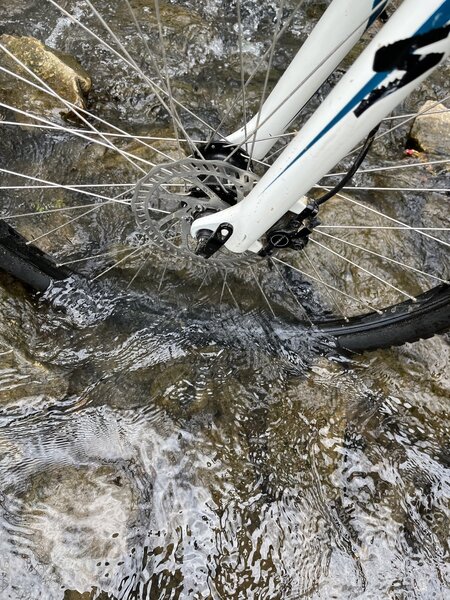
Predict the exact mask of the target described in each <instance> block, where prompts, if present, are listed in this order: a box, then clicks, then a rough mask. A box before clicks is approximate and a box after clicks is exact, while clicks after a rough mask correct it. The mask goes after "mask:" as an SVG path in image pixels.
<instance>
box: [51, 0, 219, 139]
mask: <svg viewBox="0 0 450 600" xmlns="http://www.w3.org/2000/svg"><path fill="white" fill-rule="evenodd" d="M48 1H49V2H51V3H52V4H53V5H55V6H57V7H58V8H59V9H60V10H63V9H61V7H59V5H57V3H56V2H55V1H54V0H48ZM85 2H86V4H87V5H88V6H89V7H90V9H91V11H92V12H93V14H94V15H95V16H96V17H97V19H98V20H99V22H100V23H101V24H102V25H103V27H104V28H105V29H106V31H107V32H108V33H109V35H110V36H111V37H112V39H113V40H114V41H115V42H116V44H117V45H118V47H119V48H120V50H121V51H122V52H123V53H124V55H125V56H124V55H123V54H121V53H120V52H117V51H115V50H114V53H115V54H116V55H117V56H118V57H119V58H121V60H123V61H124V62H125V63H126V64H128V65H129V66H130V67H131V68H132V69H133V70H134V71H135V72H136V73H137V74H138V75H139V76H140V77H141V78H142V79H144V81H146V82H147V83H148V84H149V85H150V87H151V88H152V89H153V92H154V94H155V95H156V97H157V98H158V100H159V101H160V102H161V104H162V105H163V106H164V108H165V109H166V110H167V112H168V114H169V116H170V117H171V118H173V119H176V115H174V114H173V113H171V111H170V107H168V106H167V103H166V102H165V101H164V100H163V98H162V97H161V94H160V93H162V94H164V95H166V96H167V95H168V92H167V91H166V90H164V88H162V87H161V86H160V85H158V84H157V83H156V82H155V81H153V80H152V79H150V78H149V77H148V76H147V75H146V74H145V73H144V72H143V71H142V69H141V68H140V67H139V65H138V64H137V63H136V61H135V60H134V59H133V58H132V56H131V55H130V54H129V52H128V50H127V49H126V48H125V46H124V45H123V44H122V42H121V41H120V40H119V38H118V37H117V35H116V34H115V33H114V31H113V30H112V29H111V27H109V25H108V24H107V23H106V21H105V20H104V18H103V17H102V16H101V15H100V13H99V12H98V10H97V9H96V8H95V7H94V5H93V4H92V2H91V1H90V0H85ZM64 12H66V11H64ZM67 14H69V13H67ZM75 21H77V20H76V19H75ZM77 23H78V24H79V25H81V26H82V27H83V29H85V30H87V31H88V32H89V33H93V32H91V30H89V29H88V28H86V27H85V26H84V25H82V24H81V23H80V22H79V21H77ZM94 35H95V34H94ZM95 37H97V39H99V40H100V41H101V42H102V43H103V44H104V45H105V46H106V47H108V48H110V46H109V45H108V44H106V43H105V41H104V40H102V39H101V38H100V37H99V36H96V35H95ZM159 92H160V93H159ZM172 100H173V102H175V103H176V104H177V105H178V106H180V107H181V108H183V109H184V110H187V111H188V112H189V114H191V115H193V116H194V117H195V118H196V119H197V120H200V121H201V122H202V123H203V124H204V125H207V124H206V123H205V122H204V121H203V120H202V119H200V117H198V116H197V115H195V114H194V113H192V111H189V109H187V108H186V107H185V106H184V105H183V104H181V103H180V102H178V101H177V100H176V99H175V98H173V97H172ZM177 124H178V126H179V127H180V129H181V131H182V132H183V134H184V136H185V139H186V141H187V142H188V143H189V145H190V146H191V148H192V149H193V150H195V144H193V142H192V140H191V138H190V137H189V135H188V133H187V132H186V130H185V129H184V127H183V124H182V123H181V122H180V121H178V120H177ZM207 127H209V126H208V125H207Z"/></svg>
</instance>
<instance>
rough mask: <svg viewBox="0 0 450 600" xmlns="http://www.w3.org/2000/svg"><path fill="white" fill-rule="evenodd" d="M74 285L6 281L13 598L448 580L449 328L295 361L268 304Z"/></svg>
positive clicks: (306, 592) (403, 594)
mask: <svg viewBox="0 0 450 600" xmlns="http://www.w3.org/2000/svg"><path fill="white" fill-rule="evenodd" d="M64 293H65V292H64ZM64 293H63V291H61V290H60V295H59V303H57V304H58V309H55V308H52V307H50V306H48V305H45V304H37V305H36V304H35V303H33V302H30V300H29V299H28V298H27V297H26V296H25V295H22V296H20V295H17V293H14V292H10V293H9V294H8V293H5V294H4V296H3V297H2V307H1V310H2V312H3V314H5V315H8V310H9V314H10V319H9V322H8V321H7V320H4V321H2V325H1V344H2V345H1V348H2V355H1V356H0V360H1V364H2V368H1V407H2V411H1V421H0V423H1V429H0V448H1V460H0V477H1V490H2V491H1V499H0V504H1V525H0V527H1V529H0V531H1V534H0V544H1V555H2V567H1V584H0V588H1V589H2V598H3V597H5V598H14V599H16V598H37V597H39V596H42V597H44V598H49V599H50V598H51V599H53V598H55V599H60V598H61V599H62V598H64V599H65V600H69V599H70V600H74V599H75V598H83V599H86V598H127V599H131V598H139V599H140V598H199V599H200V598H255V599H260V598H273V599H275V598H280V599H281V598H283V599H285V598H300V597H308V598H331V597H341V598H342V597H359V596H361V597H365V598H380V597H392V598H413V597H418V598H424V597H433V594H435V595H436V596H437V597H439V596H442V595H444V592H445V590H446V589H447V588H448V586H449V584H450V582H449V579H448V573H447V572H446V570H445V567H446V560H447V559H448V549H447V545H446V543H447V542H446V540H447V536H448V517H449V514H448V504H447V502H448V496H449V489H450V488H449V483H450V481H449V477H448V472H447V471H446V467H447V466H448V447H447V446H448V424H447V423H448V422H447V421H446V420H445V419H446V416H447V415H446V412H445V411H446V408H445V399H446V397H447V395H448V387H449V379H448V374H447V372H446V369H445V365H446V360H445V353H446V352H448V350H446V345H445V341H444V340H443V339H441V338H436V339H433V340H430V341H427V342H423V343H421V344H419V345H416V346H412V347H409V348H404V349H396V350H392V351H389V352H384V353H380V354H379V355H372V357H371V358H370V359H364V360H360V361H357V362H354V361H352V362H350V363H349V362H344V363H342V362H340V363H337V362H333V361H330V360H328V359H326V358H321V357H320V355H319V354H318V353H317V347H314V344H313V343H312V342H311V340H308V338H305V339H303V340H302V341H301V342H299V344H298V346H297V348H296V350H297V352H298V353H299V355H300V358H301V359H302V360H300V361H295V364H292V363H290V362H289V359H290V358H292V357H293V353H292V351H291V352H289V353H286V352H283V351H282V350H283V344H282V342H281V341H279V340H278V341H277V339H276V336H274V335H272V336H271V337H268V336H267V334H266V333H265V328H264V323H263V322H262V323H261V324H260V325H259V326H258V325H257V323H258V319H257V317H256V316H254V317H252V318H253V320H248V319H247V320H246V321H245V322H242V323H237V325H238V327H236V329H234V330H233V328H230V329H229V330H228V332H227V331H226V330H225V327H224V328H223V330H221V329H220V328H218V331H217V332H216V334H215V335H212V334H211V335H209V337H208V336H206V337H204V336H198V335H197V334H198V329H199V327H200V319H199V318H198V317H197V320H189V319H188V317H186V318H185V320H184V327H183V328H181V329H177V328H176V323H177V322H176V320H175V321H172V322H171V320H170V318H169V317H168V316H165V317H164V315H163V314H160V313H161V312H162V313H164V310H162V309H163V308H164V307H159V309H158V308H157V307H156V306H155V305H154V304H153V305H151V304H150V305H148V306H147V312H144V311H143V306H144V305H143V304H142V301H141V300H139V301H138V300H137V299H136V297H135V296H131V295H130V296H122V298H119V299H118V300H116V301H115V303H114V306H113V307H112V306H111V307H110V311H109V312H108V310H105V309H104V307H105V306H106V305H108V298H107V295H105V294H104V295H103V302H99V309H98V310H97V312H96V313H95V311H94V314H97V321H96V320H95V319H93V318H92V314H93V313H92V311H91V313H90V314H91V318H90V319H89V320H88V321H87V322H83V319H82V318H81V316H80V315H77V314H76V313H72V314H67V313H64V312H63V311H62V310H61V306H62V305H63V304H64V301H65V300H64V298H65V295H64ZM55 294H56V293H55ZM13 299H14V302H13ZM54 299H55V298H54ZM151 306H153V308H151ZM133 308H134V310H133ZM14 311H15V312H14ZM13 312H14V314H13ZM116 315H122V319H115V318H114V317H115V316H116ZM20 323H26V327H25V331H24V332H23V337H22V341H21V343H20V344H17V343H16V344H15V345H14V346H12V343H11V342H12V340H13V339H14V338H16V336H17V335H19V334H18V332H19V330H18V329H17V325H18V324H20ZM144 323H147V325H146V326H144ZM235 324H236V321H235ZM237 331H238V332H239V336H237V335H236V332H237ZM202 333H204V332H202ZM200 340H202V341H203V345H200V343H199V342H200ZM11 350H12V351H11ZM399 373H400V374H401V376H402V381H403V382H405V381H408V385H407V386H405V385H404V384H400V383H399ZM424 373H426V374H427V377H426V378H425V377H424Z"/></svg>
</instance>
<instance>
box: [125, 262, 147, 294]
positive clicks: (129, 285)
mask: <svg viewBox="0 0 450 600" xmlns="http://www.w3.org/2000/svg"><path fill="white" fill-rule="evenodd" d="M149 260H150V253H149V255H148V256H147V257H146V258H145V259H144V260H143V261H142V264H141V265H140V267H139V269H137V271H136V273H135V274H134V275H133V277H132V278H131V280H130V281H129V282H128V285H127V287H126V289H127V290H129V289H130V287H131V286H132V285H133V283H134V281H135V280H136V278H137V277H138V276H139V273H141V271H143V269H144V268H145V267H146V265H147V264H148V261H149Z"/></svg>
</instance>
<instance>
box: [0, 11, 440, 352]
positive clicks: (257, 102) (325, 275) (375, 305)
mask: <svg viewBox="0 0 450 600" xmlns="http://www.w3.org/2000/svg"><path fill="white" fill-rule="evenodd" d="M44 4H45V6H44V5H43V4H42V3H41V2H37V1H36V2H34V1H33V0H30V1H29V2H28V4H27V8H26V10H25V11H20V12H18V11H16V10H14V9H11V11H10V13H9V15H7V17H5V18H4V19H3V21H2V22H1V23H0V25H1V30H0V33H1V34H3V35H2V36H1V38H0V43H1V46H0V51H1V52H2V60H1V65H2V67H1V69H2V70H1V76H2V83H1V88H2V90H3V91H2V97H1V103H0V110H1V111H2V120H1V121H0V127H1V131H2V133H3V135H2V137H1V142H0V143H1V152H2V155H3V159H2V163H3V164H2V167H1V168H0V174H1V177H2V185H1V189H0V193H1V212H0V217H1V218H2V219H3V224H2V228H1V230H0V267H1V268H3V269H4V270H7V271H8V272H9V273H11V274H12V275H14V276H15V277H18V278H19V279H21V280H22V281H24V282H25V283H27V284H29V285H31V286H32V287H33V288H34V289H37V290H39V291H43V290H45V289H46V287H47V286H48V285H49V284H50V282H51V281H52V280H53V279H61V278H65V277H67V276H69V275H70V273H71V272H73V271H76V272H79V273H82V274H83V275H85V276H88V277H90V278H98V279H99V278H109V279H111V280H112V281H113V282H114V284H117V285H120V286H125V287H127V288H130V289H135V290H140V291H145V292H146V293H155V294H167V295H169V296H170V297H172V298H175V297H176V301H177V302H180V303H183V302H189V303H192V302H205V303H209V304H210V305H211V306H216V305H223V304H233V305H234V304H235V305H237V306H238V308H239V309H240V310H252V309H255V308H258V309H262V310H266V311H268V312H269V314H270V315H271V316H277V317H280V318H284V319H290V320H292V319H296V320H297V321H298V322H299V323H302V325H307V326H315V327H318V328H319V329H322V330H323V331H325V332H327V333H329V334H330V335H333V336H336V337H337V339H338V340H340V342H339V343H340V345H341V346H343V347H345V348H348V349H350V350H355V351H362V350H366V349H374V348H377V347H386V346H389V345H394V344H401V343H403V342H405V341H415V340H417V339H419V338H420V337H428V336H430V335H433V334H434V333H439V332H443V331H445V330H446V329H447V328H448V327H449V326H450V310H449V302H448V287H447V286H448V283H447V282H448V279H449V276H448V261H447V258H446V254H447V250H448V247H449V238H448V232H449V222H448V221H449V219H448V211H445V210H444V209H443V208H442V205H443V201H444V199H445V196H446V195H447V194H448V191H449V188H448V183H447V173H448V164H449V163H450V159H448V158H446V157H445V156H441V155H440V156H433V151H434V149H433V148H431V150H430V151H429V152H428V154H426V153H423V152H416V151H414V150H413V149H410V150H409V152H408V154H405V144H406V141H407V138H408V131H409V129H410V126H411V123H412V121H413V119H414V118H415V117H416V116H417V115H418V114H419V113H424V112H425V111H424V109H423V101H424V99H426V98H428V99H431V100H432V102H431V103H430V104H429V105H427V107H426V112H427V113H428V115H430V114H431V115H433V114H435V113H436V112H439V113H440V114H441V116H442V115H444V114H445V112H444V111H446V110H447V109H446V108H445V105H442V103H443V102H445V100H446V98H445V93H446V92H445V85H446V83H445V82H446V81H448V68H447V70H446V68H445V67H444V68H443V69H441V71H440V72H437V73H435V74H434V75H433V76H432V77H431V79H430V80H427V82H426V83H424V84H422V85H421V87H420V88H419V90H418V91H417V92H416V93H415V94H413V95H412V96H411V97H410V98H409V99H408V100H407V101H405V102H404V104H403V105H402V106H401V107H399V108H398V110H397V111H396V112H395V114H393V115H392V117H390V118H388V119H386V120H385V121H384V122H383V123H382V126H381V129H380V131H379V133H378V134H377V137H376V139H375V143H374V144H373V147H372V150H371V153H370V154H369V155H368V156H367V158H366V162H365V165H364V168H363V169H361V170H360V171H359V173H358V174H357V176H356V177H355V178H354V179H353V182H352V183H351V184H349V185H347V186H346V187H345V188H344V189H343V190H341V191H340V192H339V193H337V194H336V195H335V197H334V198H333V199H332V200H331V201H329V202H327V204H326V205H324V206H323V208H321V210H320V219H321V225H320V226H318V227H316V228H315V229H314V231H313V233H312V234H311V236H310V239H309V243H308V245H307V246H306V248H304V249H303V250H301V251H290V250H279V251H277V253H275V254H273V255H271V256H268V257H260V256H257V255H254V254H251V253H246V254H244V255H235V254H232V253H227V251H226V250H225V251H223V252H221V253H220V254H217V255H214V256H212V257H211V258H209V259H205V258H203V257H200V256H197V255H196V254H195V244H196V242H195V241H194V240H192V239H190V238H189V235H188V231H187V229H186V223H187V221H186V209H185V204H186V198H187V197H188V198H189V203H190V204H195V202H198V203H199V204H200V205H201V206H202V208H203V209H204V208H205V207H206V208H208V207H209V206H211V207H213V208H214V206H215V204H214V203H215V202H216V200H217V198H219V199H220V201H221V202H225V203H226V202H229V201H230V199H229V198H228V196H227V194H228V192H229V190H230V188H232V189H233V192H234V197H235V198H236V197H237V199H238V200H239V199H241V198H242V197H244V196H245V194H246V192H247V191H248V190H249V189H251V188H252V186H253V185H254V183H255V181H257V179H258V177H260V176H261V175H262V174H263V173H264V171H265V170H266V169H267V168H268V167H269V166H270V164H272V162H273V161H274V159H275V158H276V156H277V155H278V153H279V152H280V151H281V150H282V149H283V147H284V146H285V144H286V141H288V140H289V139H290V136H291V135H292V133H293V131H295V130H296V129H297V128H298V127H300V126H301V123H302V122H303V121H304V120H305V118H306V117H307V116H308V115H309V114H310V113H311V112H312V111H313V109H314V108H315V106H317V104H318V103H319V102H320V100H321V98H322V97H323V95H324V94H326V93H327V92H328V91H329V89H330V87H331V86H332V84H333V83H334V82H335V81H336V80H337V79H338V78H339V76H340V74H341V70H340V69H339V70H338V71H337V72H335V74H334V75H333V76H332V77H330V79H329V80H328V82H327V83H326V84H325V85H324V86H323V88H322V90H321V91H320V92H319V93H318V94H317V95H316V96H315V97H314V98H313V99H312V100H311V102H310V103H309V104H308V105H307V106H306V107H305V109H304V110H303V111H302V112H301V113H300V114H299V116H298V117H297V119H296V121H295V122H294V123H293V125H292V130H291V131H288V132H287V133H286V135H283V136H280V140H279V141H278V142H277V145H276V146H275V147H274V148H273V150H272V152H271V154H270V155H269V156H268V157H267V158H266V159H265V160H264V161H258V162H255V161H253V163H252V164H251V163H250V161H249V160H248V159H247V158H246V156H245V154H244V153H240V152H236V153H235V155H234V160H233V161H231V160H229V161H228V162H225V161H224V160H223V158H224V156H223V153H222V152H219V151H218V152H212V153H211V152H210V153H209V154H208V156H207V159H206V160H205V157H204V156H203V154H202V153H203V152H204V148H205V144H209V145H210V148H211V142H212V141H214V140H218V142H217V148H218V149H219V150H221V145H220V144H221V140H222V139H223V136H225V135H226V134H228V133H230V132H231V131H234V130H235V129H236V128H239V127H240V126H241V125H242V123H243V122H246V121H247V120H248V119H249V116H251V115H252V114H257V113H258V110H260V108H261V104H262V100H264V99H265V98H266V96H267V94H268V90H269V89H270V88H271V87H273V85H274V83H275V81H276V79H277V77H278V76H279V75H280V74H281V72H282V70H283V67H284V66H285V64H286V63H287V62H288V60H289V59H290V58H291V57H292V56H293V54H294V52H295V48H296V47H298V46H299V45H300V43H301V41H302V40H303V39H304V37H305V34H306V32H307V31H308V30H309V29H310V27H311V23H312V22H313V21H314V20H315V19H316V17H317V16H318V15H317V14H316V8H315V7H314V6H313V5H311V4H308V3H305V2H303V1H300V2H296V3H292V2H287V1H284V0H279V2H278V3H277V4H276V5H275V4H274V3H257V4H255V3H254V2H253V1H251V0H236V1H235V2H232V3H223V5H220V4H216V5H215V9H214V11H211V7H210V5H209V4H208V5H207V4H206V3H204V2H200V1H198V2H196V1H192V2H189V3H185V2H172V3H170V4H169V3H163V2H160V1H159V0H157V1H156V2H155V1H154V0H148V2H139V3H134V2H129V1H128V0H123V1H122V2H119V1H118V2H117V3H113V6H111V3H110V2H109V1H108V2H106V1H103V0H102V1H100V0H98V1H96V2H91V1H90V0H85V2H83V3H82V5H78V3H77V2H75V1H73V2H69V3H65V4H64V5H61V4H59V3H58V2H57V1H56V0H47V1H46V2H45V3H44ZM303 5H305V6H303ZM301 9H304V10H303V12H302V10H301ZM224 22H226V23H230V22H233V26H232V27H226V28H224V27H223V23H224ZM376 26H377V25H375V27H376ZM12 34H13V35H12ZM368 35H369V36H370V33H369V34H368ZM43 42H45V44H43ZM362 43H364V42H362ZM358 48H359V46H358ZM358 48H357V49H358ZM344 66H345V65H344ZM91 81H92V82H93V87H92V89H91V91H90V93H89V95H88V94H87V92H88V89H89V87H90V85H91ZM422 118H423V117H422ZM221 136H222V137H221ZM418 144H420V142H415V147H416V148H417V147H418ZM419 150H420V148H419ZM435 151H436V152H442V149H437V150H435ZM443 151H444V152H445V151H446V150H445V148H444V150H443ZM411 155H413V156H415V158H414V157H413V158H411ZM225 158H226V155H225ZM352 160H353V157H352V156H351V155H350V156H348V157H346V158H345V159H344V160H343V161H342V163H341V164H340V165H338V166H337V167H336V169H335V171H334V172H333V173H330V174H329V175H327V176H326V177H325V178H324V179H323V180H322V181H319V182H318V183H317V186H316V187H315V188H314V189H312V190H311V192H310V196H311V198H315V197H318V196H320V195H321V194H323V190H324V189H329V188H330V187H332V186H333V185H334V183H336V182H337V181H338V180H339V179H340V177H342V174H343V173H345V172H346V171H347V169H348V167H349V165H350V164H351V163H352ZM155 165H156V166H155ZM158 165H159V166H158ZM161 165H163V166H161ZM250 165H251V169H250ZM155 186H158V189H159V190H163V192H164V193H163V192H161V193H159V195H158V200H157V202H153V203H152V202H150V203H149V202H148V201H144V199H143V198H147V197H148V190H149V188H150V189H152V188H154V187H155ZM446 186H447V187H446ZM193 190H194V193H193ZM234 201H235V200H234ZM132 208H133V210H132ZM191 208H192V207H191ZM191 212H192V211H191ZM174 301H175V300H174Z"/></svg>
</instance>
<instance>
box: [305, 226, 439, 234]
mask: <svg viewBox="0 0 450 600" xmlns="http://www.w3.org/2000/svg"><path fill="white" fill-rule="evenodd" d="M320 229H368V230H369V231H370V230H371V229H374V230H378V229H394V230H396V231H407V232H408V233H410V232H415V231H416V232H417V233H419V231H450V227H414V229H412V228H410V227H405V226H403V227H395V226H391V225H318V226H317V227H316V230H320Z"/></svg>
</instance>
